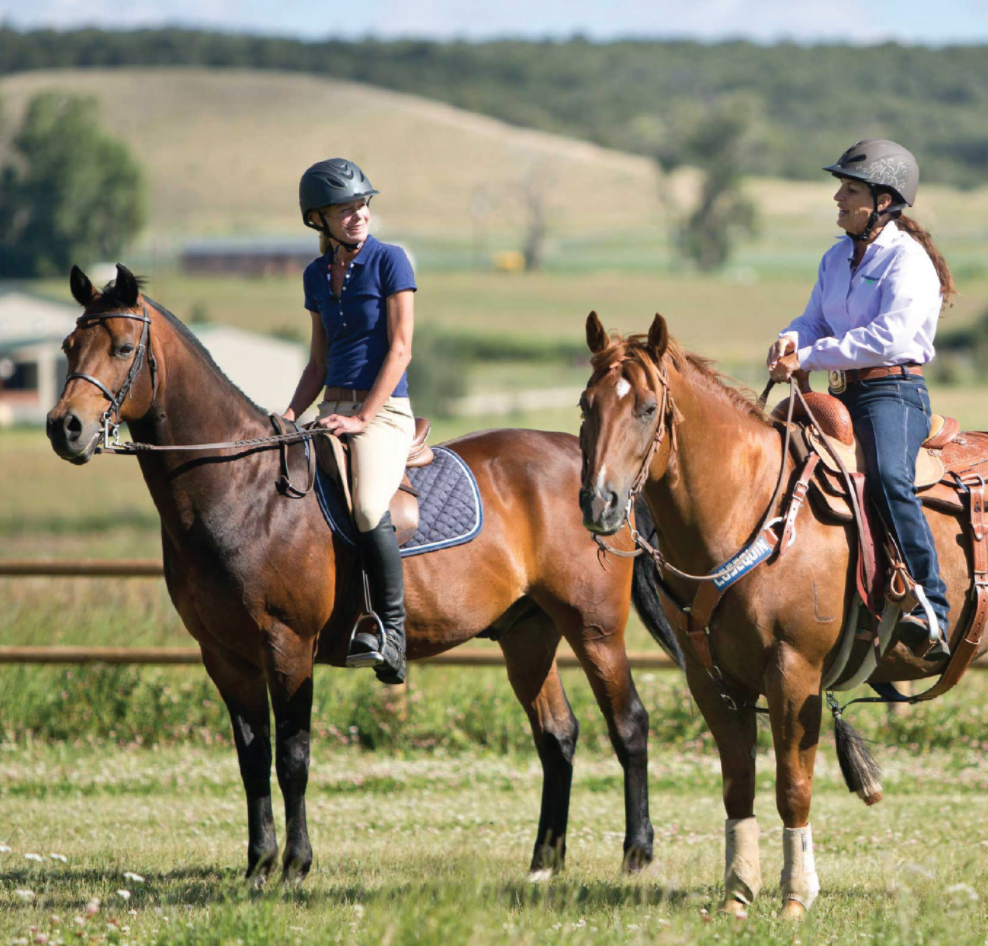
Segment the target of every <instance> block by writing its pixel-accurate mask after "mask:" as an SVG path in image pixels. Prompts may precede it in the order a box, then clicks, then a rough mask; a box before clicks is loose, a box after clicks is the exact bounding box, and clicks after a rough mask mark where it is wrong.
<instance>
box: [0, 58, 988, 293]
mask: <svg viewBox="0 0 988 946" xmlns="http://www.w3.org/2000/svg"><path fill="white" fill-rule="evenodd" d="M47 89H64V90H68V91H71V92H73V93H77V94H85V95H92V96H95V97H96V98H97V99H98V100H99V101H100V103H101V105H102V115H103V121H104V123H105V125H106V126H107V128H108V129H109V130H110V131H111V132H112V133H113V134H115V135H117V136H119V137H120V138H122V139H123V140H125V141H126V142H127V143H128V145H129V146H130V147H131V148H132V150H133V151H134V153H135V154H136V156H137V157H138V159H139V160H140V161H141V163H142V164H143V166H144V167H145V170H146V173H147V176H148V179H149V181H150V190H151V194H150V197H151V215H150V225H149V228H148V232H147V234H146V237H145V240H144V242H145V244H146V249H148V250H150V253H149V254H147V255H148V256H149V258H150V259H152V260H153V258H154V256H155V254H156V253H157V252H158V251H162V250H163V251H167V249H168V248H169V247H170V246H172V245H174V243H175V241H176V240H177V239H179V238H182V237H185V236H194V235H196V236H197V235H205V234H244V233H285V234H299V233H302V232H304V231H302V230H301V226H300V221H299V219H298V214H297V209H296V208H297V203H296V185H297V181H298V177H299V175H300V173H301V171H302V170H304V169H305V168H306V167H307V166H308V165H309V164H310V163H312V162H313V161H315V160H318V159H320V158H323V157H327V156H330V155H333V154H345V155H348V156H350V157H352V158H353V159H354V160H356V161H358V162H359V163H361V164H362V165H363V166H364V167H365V169H366V170H367V171H368V173H369V174H370V175H371V178H372V180H373V181H374V184H375V185H376V186H377V187H378V188H379V189H380V190H381V196H380V197H379V198H378V199H377V201H376V202H375V212H376V225H377V227H378V232H379V233H380V234H381V235H382V236H385V237H386V238H393V239H404V240H406V241H411V242H412V245H413V248H415V247H414V241H416V240H418V241H421V242H423V243H427V244H429V246H431V247H433V248H435V247H437V246H438V247H442V246H447V247H450V248H457V249H458V251H459V252H460V254H461V262H462V260H463V259H466V260H469V250H470V247H471V246H472V245H473V243H474V241H480V244H481V248H482V250H481V251H482V252H485V253H486V252H488V251H489V250H490V249H492V248H493V249H497V248H498V247H501V246H517V245H518V243H519V240H520V237H521V234H522V232H523V230H524V227H525V222H526V220H527V210H526V200H525V190H526V188H528V187H534V188H535V189H537V190H538V191H539V192H540V193H541V194H542V195H543V196H544V200H545V205H546V212H547V220H548V230H549V239H550V263H551V265H552V266H553V267H554V268H559V269H569V270H570V271H583V270H585V269H587V268H591V269H607V268H612V269H622V270H626V269H640V270H643V271H646V272H649V271H651V272H654V271H655V269H656V265H657V263H659V262H664V265H665V268H668V267H669V266H670V265H671V261H670V260H669V258H668V253H667V246H666V244H667V238H666V233H667V229H668V224H669V221H670V219H671V216H673V215H675V214H678V213H679V212H681V210H682V209H683V208H684V207H686V206H688V205H689V203H690V202H691V199H692V195H693V194H694V193H695V187H696V174H695V173H694V172H692V171H691V170H689V169H682V170H680V171H678V172H676V173H674V174H670V175H662V174H660V173H659V172H658V170H657V169H656V167H655V165H654V164H653V163H652V162H651V161H650V160H648V159H647V158H643V157H640V156H636V155H630V154H625V153H621V152H617V151H611V150H607V149H605V148H601V147H598V146H596V145H593V144H589V143H587V142H585V141H579V140H575V139H571V138H565V137H562V136H559V135H552V134H547V133H544V132H539V131H532V130H526V129H521V128H517V127H514V126H511V125H508V124H505V123H503V122H500V121H497V120H495V119H492V118H487V117H485V116H482V115H477V114H475V113H472V112H467V111H464V110H461V109H457V108H454V107H452V106H449V105H445V104H441V103H437V102H433V101H428V100H426V99H422V98H417V97H415V96H410V95H403V94H401V93H398V92H392V91H389V90H384V89H379V88H373V87H370V86H365V85H359V84H355V83H350V82H344V81H340V80H335V79H327V78H321V77H315V76H306V75H296V74H285V73H274V72H260V71H246V70H243V71H238V70H218V69H215V70H210V69H199V68H151V69H136V68H133V69H131V68H128V69H116V70H94V69H89V70H60V71H58V70H56V71H48V72H27V73H21V74H16V75H11V76H6V77H4V78H3V79H0V102H2V103H3V106H4V112H5V117H6V120H5V122H4V129H5V130H6V134H7V135H10V134H11V133H12V131H13V129H14V128H16V125H17V122H18V120H19V118H20V115H21V113H22V112H23V109H24V107H25V105H26V103H27V102H28V101H29V99H30V98H31V96H33V95H34V94H36V93H38V92H40V91H42V90H47ZM3 146H4V142H3V139H2V137H0V152H2V149H3ZM747 186H748V190H749V193H750V195H751V196H752V197H753V198H754V200H755V202H756V203H757V204H758V205H759V207H760V209H761V212H762V218H763V227H762V233H761V236H760V237H759V238H758V239H756V240H754V241H751V242H750V243H748V244H746V245H745V246H742V247H741V248H740V252H739V254H738V264H739V265H740V266H742V267H747V268H750V267H755V268H756V269H767V272H766V274H770V273H772V272H776V271H778V270H787V271H789V272H793V271H795V272H796V273H798V274H799V276H800V278H802V276H803V275H804V274H805V273H806V272H810V273H812V271H813V268H814V266H815V262H816V260H818V259H819V255H820V253H821V252H822V249H823V247H824V246H825V245H826V243H827V241H828V240H829V238H830V234H831V233H833V232H834V231H835V228H834V227H833V212H832V209H831V207H832V205H831V202H830V195H831V193H832V182H831V180H830V179H829V178H828V177H826V176H825V175H823V174H821V175H820V179H819V181H817V182H807V183H798V182H792V181H781V180H775V179H751V180H749V182H748V185H747ZM478 201H479V202H482V203H485V204H487V205H488V206H489V213H488V214H487V215H486V216H485V217H484V218H483V220H482V221H480V222H478V221H477V220H475V218H474V217H473V216H472V215H471V208H472V207H473V208H474V209H476V205H477V203H478ZM917 210H918V215H919V216H920V217H921V219H923V220H924V221H925V222H927V224H928V225H931V226H932V227H933V228H934V230H935V231H936V233H937V237H938V239H940V240H942V242H943V247H944V249H945V251H946V252H947V253H948V254H949V255H950V258H951V261H952V262H953V263H954V264H955V266H957V265H960V266H962V267H963V266H968V267H974V268H976V269H983V268H984V263H983V262H982V259H983V255H984V254H983V247H984V245H985V242H986V239H988V224H986V223H985V221H986V220H988V213H986V211H988V188H982V189H980V190H975V191H964V192H960V191H956V190H954V189H952V188H947V187H944V186H942V185H930V186H924V187H923V189H922V191H921V198H920V204H919V207H918V208H917ZM433 256H434V257H435V254H433Z"/></svg>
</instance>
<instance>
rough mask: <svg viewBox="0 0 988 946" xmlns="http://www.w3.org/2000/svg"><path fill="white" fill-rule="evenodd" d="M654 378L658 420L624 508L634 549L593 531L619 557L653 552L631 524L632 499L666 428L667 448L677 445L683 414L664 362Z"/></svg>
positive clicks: (605, 548) (612, 367) (611, 368)
mask: <svg viewBox="0 0 988 946" xmlns="http://www.w3.org/2000/svg"><path fill="white" fill-rule="evenodd" d="M632 360H633V359H631V358H627V357H625V358H620V359H618V360H617V361H615V362H614V363H613V364H611V365H609V366H608V369H607V370H608V372H610V371H620V369H621V366H622V365H624V364H626V363H627V362H629V361H632ZM655 377H656V378H657V379H658V387H659V388H660V389H661V394H660V402H659V409H658V411H657V413H658V420H657V421H656V423H655V433H654V434H653V435H652V439H651V441H650V442H649V445H648V449H647V450H646V451H645V456H644V457H643V459H642V464H641V467H639V469H638V475H637V476H636V477H635V481H634V483H633V484H632V486H631V492H629V493H628V502H627V503H626V504H625V507H624V521H625V522H626V523H627V524H628V528H629V529H630V530H631V538H632V539H633V540H634V543H635V546H636V548H635V550H634V551H633V552H625V551H623V550H621V549H614V548H611V547H610V546H609V545H608V544H607V543H606V542H604V540H603V539H602V538H601V537H600V536H599V535H596V534H595V535H594V537H593V539H594V541H595V542H596V543H597V545H598V546H599V547H600V549H601V550H602V551H604V552H611V553H612V554H614V555H617V556H620V557H622V558H636V557H637V556H639V555H641V554H642V552H643V551H646V549H648V550H649V551H653V550H652V548H651V546H650V545H649V544H648V542H646V541H645V539H644V538H643V537H642V536H641V535H640V534H639V532H638V530H637V529H636V528H635V527H634V526H633V525H632V524H631V523H632V519H631V511H632V509H633V508H634V505H635V499H636V498H637V496H638V494H639V493H640V492H641V491H642V489H644V487H645V483H646V482H647V481H648V470H649V467H651V465H652V460H653V459H654V458H655V454H656V452H657V451H658V449H659V447H660V446H662V441H663V440H665V435H666V431H669V435H670V439H671V445H670V451H671V452H672V453H675V451H676V448H677V446H678V444H677V441H676V422H677V421H678V420H679V419H681V417H682V415H681V414H680V413H679V409H678V408H677V407H676V402H675V401H674V400H673V398H672V392H671V391H670V389H669V376H668V374H667V373H666V368H665V362H664V361H662V360H660V362H659V365H658V369H657V371H656V372H655ZM581 433H582V431H581ZM581 439H582V437H581ZM622 524H623V523H622Z"/></svg>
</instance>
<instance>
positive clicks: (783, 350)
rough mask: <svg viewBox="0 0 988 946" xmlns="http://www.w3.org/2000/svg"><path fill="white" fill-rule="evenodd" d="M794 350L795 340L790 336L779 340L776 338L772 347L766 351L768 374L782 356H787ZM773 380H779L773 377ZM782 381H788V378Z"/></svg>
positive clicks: (784, 336)
mask: <svg viewBox="0 0 988 946" xmlns="http://www.w3.org/2000/svg"><path fill="white" fill-rule="evenodd" d="M795 350H796V340H795V339H794V338H793V337H792V336H791V335H783V336H782V337H781V338H777V339H776V340H775V341H774V342H772V347H771V348H769V350H768V358H766V359H765V364H766V366H767V367H768V370H769V372H771V371H772V369H773V368H774V367H775V366H776V364H778V361H779V359H780V358H781V357H782V356H783V355H788V354H789V352H792V351H795ZM773 380H774V381H778V380H779V379H778V378H776V377H774V376H773ZM783 380H788V377H787V378H785V379H783Z"/></svg>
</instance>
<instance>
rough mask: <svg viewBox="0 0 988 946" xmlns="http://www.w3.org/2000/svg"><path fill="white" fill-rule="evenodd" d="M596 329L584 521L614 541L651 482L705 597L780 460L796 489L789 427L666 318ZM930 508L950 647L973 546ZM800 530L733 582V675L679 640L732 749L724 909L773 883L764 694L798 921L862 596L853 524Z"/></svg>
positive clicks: (649, 493) (725, 746) (662, 530)
mask: <svg viewBox="0 0 988 946" xmlns="http://www.w3.org/2000/svg"><path fill="white" fill-rule="evenodd" d="M586 333H587V344H588V346H589V348H590V351H591V352H592V353H593V356H592V359H591V365H592V369H593V374H592V376H591V378H590V380H589V382H588V384H587V387H586V389H585V391H584V393H583V395H582V397H581V401H580V404H581V409H582V411H583V416H584V421H583V430H582V433H581V445H582V448H583V451H584V475H583V484H582V488H581V492H580V504H581V508H582V509H583V513H584V524H585V525H586V527H587V528H588V529H589V530H591V531H592V532H593V533H595V534H597V535H610V534H613V533H615V532H617V531H618V530H619V529H620V528H621V527H622V526H623V524H624V509H625V506H626V504H627V501H628V497H629V495H631V494H632V493H633V490H634V487H635V485H637V484H640V485H641V488H642V492H643V495H644V497H645V500H646V502H647V504H648V507H649V509H650V510H651V513H652V518H653V520H654V524H655V534H656V536H657V548H658V551H659V553H660V554H661V557H662V558H663V559H665V560H666V562H668V564H669V565H670V566H672V568H667V569H666V570H665V573H664V575H663V579H664V582H665V585H666V586H667V588H668V589H669V591H670V592H671V595H672V597H673V598H674V599H675V601H676V602H677V603H678V604H679V605H680V606H681V605H683V604H685V603H687V602H690V601H694V593H695V592H696V589H697V584H696V582H694V581H692V580H687V579H686V578H683V577H681V576H678V575H677V574H676V572H675V571H674V569H678V570H680V571H683V572H688V573H691V574H693V575H703V574H706V573H709V572H711V571H712V570H714V569H718V568H719V567H720V566H721V565H722V563H725V562H728V561H729V560H732V557H733V556H735V555H736V553H738V551H739V550H741V549H743V548H745V547H746V546H747V544H748V543H750V542H751V541H752V539H753V538H755V537H756V535H757V530H758V527H759V524H760V523H761V521H762V517H763V515H766V514H767V511H768V506H769V505H770V503H772V502H773V498H774V497H776V498H777V493H776V484H777V481H778V479H779V475H780V464H785V467H784V474H785V477H786V481H788V480H789V479H791V478H792V471H793V461H792V458H791V457H790V456H785V457H783V455H782V453H783V445H782V436H781V434H780V429H779V426H778V425H773V424H772V423H771V422H770V421H769V420H768V419H767V418H766V417H765V416H764V414H763V413H762V410H761V409H760V407H759V406H758V405H757V404H756V403H754V402H753V401H752V400H750V399H749V398H747V397H746V396H745V395H744V394H743V393H741V392H740V391H738V390H736V389H734V388H731V387H729V386H728V385H726V384H725V383H724V382H723V381H722V379H721V377H720V375H718V374H717V372H716V371H714V370H713V369H712V368H711V367H710V364H709V363H708V362H707V361H705V360H704V359H703V358H701V357H699V356H697V355H694V354H690V353H687V352H685V351H684V350H683V348H682V347H681V346H680V345H679V344H678V343H677V342H676V341H675V339H673V338H671V337H670V336H669V331H668V327H667V325H666V321H665V319H664V318H663V317H662V316H661V315H656V316H655V318H654V320H653V322H652V325H651V328H650V329H649V332H648V334H647V335H632V336H629V337H627V338H622V337H621V336H615V337H613V338H612V337H610V336H609V335H608V334H607V332H606V331H605V330H604V328H603V326H602V325H601V323H600V320H599V318H598V317H597V315H596V313H593V312H592V313H590V315H589V317H588V318H587V323H586ZM925 513H926V515H927V518H928V520H929V522H930V526H931V528H932V530H933V535H934V538H935V540H936V545H937V550H938V554H939V556H940V567H941V571H942V574H943V577H944V580H945V581H946V583H947V587H948V589H949V599H950V604H951V611H950V615H951V622H950V629H951V650H952V651H953V649H954V647H955V646H956V645H957V642H958V640H959V638H960V636H961V634H962V633H963V631H964V628H966V627H967V622H968V617H969V615H970V613H971V608H972V602H971V600H970V599H969V598H968V597H967V595H968V588H969V587H970V579H969V575H970V571H969V568H970V556H971V543H970V540H969V537H968V536H967V535H966V534H965V532H964V528H963V521H962V520H961V519H960V518H958V517H957V516H954V515H948V514H942V513H939V512H932V511H931V510H930V509H925ZM771 514H772V515H778V514H779V513H778V512H772V513H771ZM796 533H797V538H796V541H795V542H794V544H792V545H791V547H788V548H787V551H786V552H785V554H784V555H780V556H775V557H773V558H769V559H768V560H767V561H766V562H765V563H764V564H762V565H760V566H759V567H757V568H755V569H753V570H751V571H749V572H748V573H747V574H745V575H743V577H742V578H741V579H740V580H738V581H737V582H736V583H735V584H733V585H731V586H730V587H729V588H728V589H727V591H726V593H725V595H724V597H723V599H722V600H721V601H720V603H719V605H717V607H716V610H715V611H714V612H713V617H712V619H711V620H709V621H708V622H707V623H706V640H707V641H708V644H707V647H709V651H712V652H713V654H714V656H715V659H716V664H715V666H716V667H719V670H720V673H721V674H722V679H720V680H718V679H717V678H716V676H715V675H714V673H712V672H708V670H707V668H706V667H705V666H704V663H703V662H702V659H701V657H700V654H699V653H698V652H697V650H695V649H694V647H693V645H692V643H691V642H690V640H689V639H688V638H687V636H686V635H685V634H683V633H682V631H681V630H680V629H679V628H678V627H677V630H676V634H677V636H678V637H679V639H680V643H681V644H682V650H683V652H684V655H685V658H686V677H687V682H688V684H689V687H690V691H691V692H692V694H693V697H694V699H695V700H696V702H697V705H698V706H699V707H700V710H701V712H702V713H703V716H704V719H705V720H706V722H707V725H708V726H709V727H710V731H711V733H712V734H713V737H714V739H715V741H716V743H717V750H718V752H719V755H720V763H721V772H722V776H723V799H724V807H725V809H726V813H727V823H726V829H725V834H726V859H725V860H726V869H725V891H724V900H723V902H722V904H721V909H722V910H724V911H726V912H732V913H738V912H741V911H743V910H744V909H745V907H746V905H747V904H748V903H750V902H751V900H752V899H753V898H754V897H755V896H756V895H757V893H758V890H759V888H760V886H761V871H760V867H759V856H758V827H757V822H756V821H755V818H754V811H753V805H754V797H755V740H756V726H755V718H756V716H755V706H754V704H755V702H756V701H757V699H758V697H759V695H762V696H764V697H765V698H766V700H767V703H768V714H769V719H770V722H771V729H772V741H773V745H774V747H775V755H776V805H777V808H778V811H779V815H780V817H781V818H782V822H783V825H784V830H783V858H784V867H783V872H782V878H781V893H782V898H783V913H784V914H785V915H787V916H790V917H793V918H798V917H801V916H802V915H803V914H804V912H805V911H806V910H808V909H809V908H810V907H811V905H812V903H813V900H814V899H815V897H816V894H817V892H818V890H819V881H818V878H817V873H816V868H815V861H814V857H813V842H812V835H811V832H810V828H809V813H810V800H811V795H812V790H813V763H814V759H815V756H816V750H817V743H818V740H819V735H820V723H821V712H822V707H823V694H822V692H821V684H822V680H823V677H824V673H825V671H826V670H827V669H828V668H829V666H830V664H831V663H832V662H833V661H834V659H835V657H836V655H837V650H838V647H837V645H838V640H839V637H840V634H841V631H842V628H843V625H844V619H845V615H846V614H847V613H848V609H849V607H850V606H851V602H852V599H853V597H854V595H855V593H856V583H855V575H854V559H853V557H852V555H851V553H850V551H849V549H850V548H851V545H850V543H852V542H854V541H855V537H854V532H853V526H852V525H841V524H834V523H832V522H826V521H824V520H822V519H821V518H820V517H819V515H818V514H817V512H816V511H815V510H814V508H813V506H812V505H811V504H805V505H803V506H802V509H801V513H800V516H799V519H798V521H797V524H796ZM642 557H643V558H646V557H648V556H642ZM698 600H699V599H697V601H698ZM694 603H697V602H694ZM670 606H671V605H670ZM698 610H705V609H698ZM699 623H703V622H702V621H701V622H699ZM700 632H701V634H700V636H701V637H703V636H704V635H703V629H702V628H700ZM980 649H981V651H982V652H983V651H984V649H985V643H984V642H982V644H981V648H980ZM709 651H708V652H709ZM942 669H943V668H942V665H940V666H938V665H936V664H933V663H928V662H926V661H924V660H921V659H919V658H917V657H915V656H913V654H912V653H911V652H910V651H909V650H908V649H906V648H905V647H904V646H903V645H901V644H898V643H897V644H896V645H895V647H894V649H893V650H890V652H889V655H888V656H886V658H885V660H884V661H883V663H882V665H881V667H880V668H879V670H878V671H877V672H875V673H874V674H873V675H872V677H871V678H870V682H874V683H884V682H890V681H900V680H914V679H919V678H922V677H927V676H932V675H934V674H938V673H939V672H940V671H941V670H942Z"/></svg>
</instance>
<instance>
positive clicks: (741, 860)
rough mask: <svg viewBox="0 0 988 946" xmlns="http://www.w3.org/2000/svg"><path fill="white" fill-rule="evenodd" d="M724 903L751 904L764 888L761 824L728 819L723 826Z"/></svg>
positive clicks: (755, 821) (746, 819)
mask: <svg viewBox="0 0 988 946" xmlns="http://www.w3.org/2000/svg"><path fill="white" fill-rule="evenodd" d="M724 835H725V841H726V856H725V858H724V900H725V901H727V900H737V901H739V902H740V903H745V904H748V903H751V901H752V900H754V899H755V897H757V896H758V891H759V890H761V887H762V872H761V868H760V867H759V861H758V821H757V820H756V819H755V818H754V817H752V818H728V819H727V821H726V822H725V823H724Z"/></svg>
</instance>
